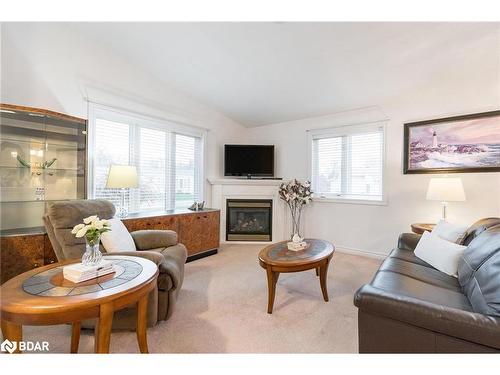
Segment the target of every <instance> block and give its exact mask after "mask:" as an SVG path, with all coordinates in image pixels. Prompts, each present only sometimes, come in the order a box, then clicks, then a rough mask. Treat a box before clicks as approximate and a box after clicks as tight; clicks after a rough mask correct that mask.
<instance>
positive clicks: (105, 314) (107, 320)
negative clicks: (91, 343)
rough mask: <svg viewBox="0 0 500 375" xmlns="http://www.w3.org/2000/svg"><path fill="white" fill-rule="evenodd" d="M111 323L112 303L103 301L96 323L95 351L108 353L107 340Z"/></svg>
mask: <svg viewBox="0 0 500 375" xmlns="http://www.w3.org/2000/svg"><path fill="white" fill-rule="evenodd" d="M112 324H113V304H111V303H105V304H103V305H101V307H100V311H99V319H98V320H97V324H96V330H95V347H94V350H95V352H96V353H109V341H110V336H111V325H112Z"/></svg>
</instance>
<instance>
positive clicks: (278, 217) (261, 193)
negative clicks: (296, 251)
mask: <svg viewBox="0 0 500 375" xmlns="http://www.w3.org/2000/svg"><path fill="white" fill-rule="evenodd" d="M208 181H209V182H210V184H212V204H211V206H212V207H213V208H218V209H220V210H221V225H220V229H221V233H220V238H221V240H222V242H226V241H225V239H226V201H227V200H228V199H270V200H272V202H273V223H272V241H269V242H265V241H258V242H248V241H243V242H241V243H259V244H267V243H270V242H278V241H283V240H285V239H286V237H287V233H288V232H289V230H287V228H288V227H289V225H290V224H289V222H288V221H289V220H288V216H287V215H286V210H285V208H286V206H285V203H284V202H283V201H282V200H281V199H280V197H279V194H278V187H279V185H280V184H281V183H282V182H283V181H282V180H258V179H255V180H252V179H245V178H241V179H240V178H209V179H208ZM227 243H233V244H234V243H239V242H238V241H230V242H227Z"/></svg>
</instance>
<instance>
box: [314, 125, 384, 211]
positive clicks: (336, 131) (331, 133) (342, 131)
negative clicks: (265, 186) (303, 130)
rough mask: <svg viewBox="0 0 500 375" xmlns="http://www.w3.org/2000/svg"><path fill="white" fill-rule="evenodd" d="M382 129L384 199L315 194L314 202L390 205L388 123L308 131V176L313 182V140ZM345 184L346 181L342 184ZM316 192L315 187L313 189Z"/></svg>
mask: <svg viewBox="0 0 500 375" xmlns="http://www.w3.org/2000/svg"><path fill="white" fill-rule="evenodd" d="M380 127H382V143H383V144H382V199H381V200H374V199H364V198H359V199H358V198H352V197H342V196H338V197H335V198H332V197H320V196H317V195H315V194H314V192H313V201H314V202H320V203H321V202H324V203H348V204H360V205H375V206H386V205H387V204H388V200H387V184H386V174H387V172H386V148H387V142H386V137H387V135H386V130H387V121H375V122H367V123H363V124H357V125H342V126H335V127H329V128H322V129H310V130H307V137H306V138H307V157H308V163H307V165H308V176H309V180H310V181H311V182H312V181H313V165H312V163H313V154H312V153H313V140H314V139H315V138H318V137H325V138H326V137H338V136H344V135H350V134H358V133H362V132H363V131H371V130H374V129H376V128H380ZM342 183H344V181H343V182H342ZM313 191H314V187H313Z"/></svg>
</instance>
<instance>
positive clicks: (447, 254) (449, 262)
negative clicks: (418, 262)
mask: <svg viewBox="0 0 500 375" xmlns="http://www.w3.org/2000/svg"><path fill="white" fill-rule="evenodd" d="M466 248H467V246H462V245H457V244H456V243H453V242H450V241H446V240H443V239H442V238H439V237H437V236H435V235H434V234H432V233H429V232H424V234H422V237H421V238H420V241H418V244H417V247H416V248H415V255H416V256H417V257H419V258H420V259H422V260H423V261H424V262H427V263H429V264H430V265H431V266H432V267H434V268H436V269H438V270H440V271H441V272H444V273H446V274H448V275H450V276H453V277H458V261H459V259H460V257H461V256H462V254H463V253H464V251H465V249H466Z"/></svg>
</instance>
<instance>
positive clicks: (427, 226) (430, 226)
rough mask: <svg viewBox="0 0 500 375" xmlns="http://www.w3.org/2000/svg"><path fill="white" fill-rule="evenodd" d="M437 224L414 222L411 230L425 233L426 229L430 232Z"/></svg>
mask: <svg viewBox="0 0 500 375" xmlns="http://www.w3.org/2000/svg"><path fill="white" fill-rule="evenodd" d="M435 226H436V224H426V223H414V224H411V231H412V232H413V233H416V234H423V233H424V232H425V231H427V232H430V231H432V230H433V229H434V227H435Z"/></svg>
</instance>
